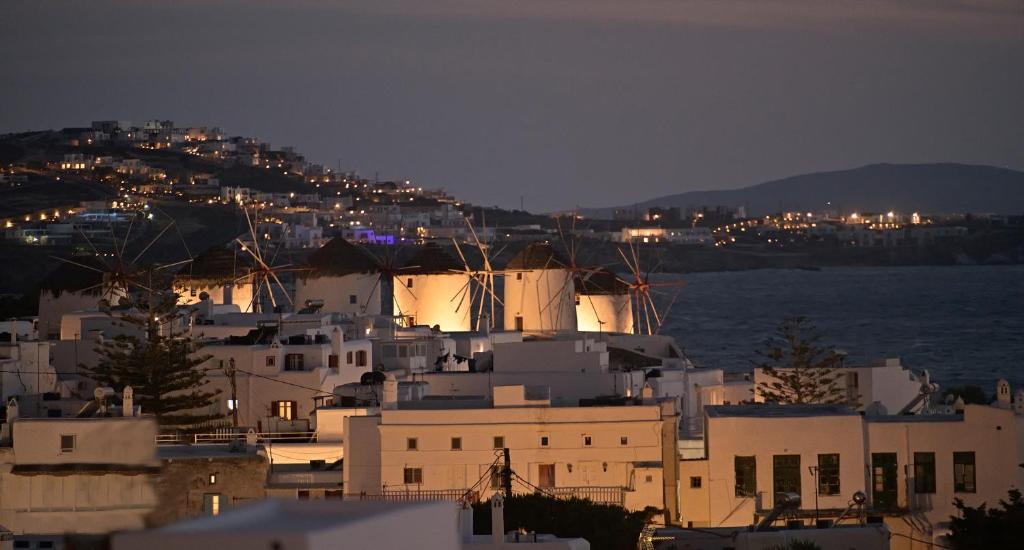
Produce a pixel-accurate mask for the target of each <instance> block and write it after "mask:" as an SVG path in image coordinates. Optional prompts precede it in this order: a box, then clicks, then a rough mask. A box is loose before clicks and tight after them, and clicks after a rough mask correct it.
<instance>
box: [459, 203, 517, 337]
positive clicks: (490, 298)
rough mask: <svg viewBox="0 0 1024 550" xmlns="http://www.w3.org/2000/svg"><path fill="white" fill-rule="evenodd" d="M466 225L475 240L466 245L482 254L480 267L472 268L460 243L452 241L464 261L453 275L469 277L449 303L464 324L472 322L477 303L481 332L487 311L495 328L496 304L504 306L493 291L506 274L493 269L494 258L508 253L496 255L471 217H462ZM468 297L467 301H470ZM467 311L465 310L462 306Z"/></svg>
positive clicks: (489, 320) (484, 230)
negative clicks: (497, 277)
mask: <svg viewBox="0 0 1024 550" xmlns="http://www.w3.org/2000/svg"><path fill="white" fill-rule="evenodd" d="M463 219H464V220H465V222H466V226H467V227H468V228H469V236H470V237H472V240H470V241H467V242H466V243H465V244H467V245H469V246H471V247H473V248H476V249H477V252H478V253H479V254H480V258H481V267H480V269H473V268H471V267H470V266H469V261H468V260H466V255H465V254H464V253H463V252H462V247H461V246H459V242H458V240H456V239H454V238H453V239H452V244H454V245H455V250H456V252H458V254H459V259H460V260H462V265H463V269H461V270H459V269H454V270H452V272H453V273H457V274H463V275H465V276H466V282H465V283H464V284H462V285H461V286H460V287H459V290H458V291H457V292H455V294H454V296H452V297H451V299H450V301H451V302H453V303H455V302H456V300H458V302H457V303H456V305H455V312H456V313H459V312H460V311H464V312H465V313H462V314H461V316H462V319H463V321H464V322H466V321H469V316H470V314H471V313H472V311H473V304H474V303H475V304H476V308H477V313H476V326H475V330H477V331H479V330H480V327H481V323H482V319H483V317H484V312H485V311H487V310H490V313H489V315H490V316H489V317H488V321H487V328H488V329H493V328H494V327H495V323H496V320H495V314H496V311H497V305H499V304H500V305H502V306H504V303H503V302H502V301H501V299H500V298H498V295H497V294H496V293H495V291H494V280H495V276H496V275H499V274H501V273H503V272H499V271H495V269H494V262H493V260H494V258H496V257H497V256H499V255H501V253H502V252H503V251H504V250H505V248H504V247H502V248H500V249H498V251H497V252H496V253H495V252H493V248H492V245H491V243H488V242H487V241H486V240H485V239H481V238H480V234H478V233H477V231H476V229H475V228H474V227H473V224H472V222H470V221H469V218H463ZM481 227H482V231H481V232H482V233H483V234H484V236H485V237H486V229H487V226H486V225H481ZM467 298H468V300H467ZM464 304H465V306H466V307H465V309H464V310H463V307H462V306H463V305H464Z"/></svg>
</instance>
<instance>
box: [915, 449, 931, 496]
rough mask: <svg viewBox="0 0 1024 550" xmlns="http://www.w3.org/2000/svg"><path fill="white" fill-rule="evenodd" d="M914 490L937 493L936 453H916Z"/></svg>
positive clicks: (919, 492)
mask: <svg viewBox="0 0 1024 550" xmlns="http://www.w3.org/2000/svg"><path fill="white" fill-rule="evenodd" d="M914 492H915V493H917V494H919V495H923V494H933V493H935V453H914Z"/></svg>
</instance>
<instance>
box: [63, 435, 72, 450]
mask: <svg viewBox="0 0 1024 550" xmlns="http://www.w3.org/2000/svg"><path fill="white" fill-rule="evenodd" d="M60 452H62V453H73V452H75V436H73V435H62V436H60Z"/></svg>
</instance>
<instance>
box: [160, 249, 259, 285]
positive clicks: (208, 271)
mask: <svg viewBox="0 0 1024 550" xmlns="http://www.w3.org/2000/svg"><path fill="white" fill-rule="evenodd" d="M251 266H252V264H251V262H250V261H249V256H248V255H247V254H239V253H237V252H235V251H234V250H231V249H229V248H227V247H224V246H214V247H211V248H209V249H207V250H206V251H204V252H203V253H201V254H199V255H198V256H196V257H195V258H194V259H193V260H192V262H191V263H190V264H189V265H186V266H185V267H183V268H182V269H181V270H180V271H178V273H177V275H176V276H175V279H176V280H178V281H181V280H191V281H204V282H216V283H226V282H231V281H234V280H235V279H237V278H238V277H241V276H243V275H245V274H246V273H247V272H248V271H249V269H250V268H251Z"/></svg>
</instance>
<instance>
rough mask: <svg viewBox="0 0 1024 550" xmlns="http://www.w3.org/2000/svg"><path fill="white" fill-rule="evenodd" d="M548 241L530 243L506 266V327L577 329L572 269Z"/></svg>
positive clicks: (535, 330) (546, 329) (535, 329)
mask: <svg viewBox="0 0 1024 550" xmlns="http://www.w3.org/2000/svg"><path fill="white" fill-rule="evenodd" d="M566 265H567V264H566V262H565V260H563V259H562V258H560V257H559V255H558V254H557V253H556V252H555V250H554V248H552V247H551V245H550V244H549V243H547V242H534V243H530V244H529V245H527V246H526V248H524V249H523V250H521V251H520V252H519V253H518V254H516V255H515V256H513V257H512V259H511V260H509V262H508V264H507V265H506V266H505V273H504V282H505V291H504V300H503V303H504V309H505V325H504V326H505V329H506V330H516V331H520V332H537V333H549V332H558V331H575V330H576V289H575V285H574V284H573V273H572V272H571V271H570V270H568V269H566Z"/></svg>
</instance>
